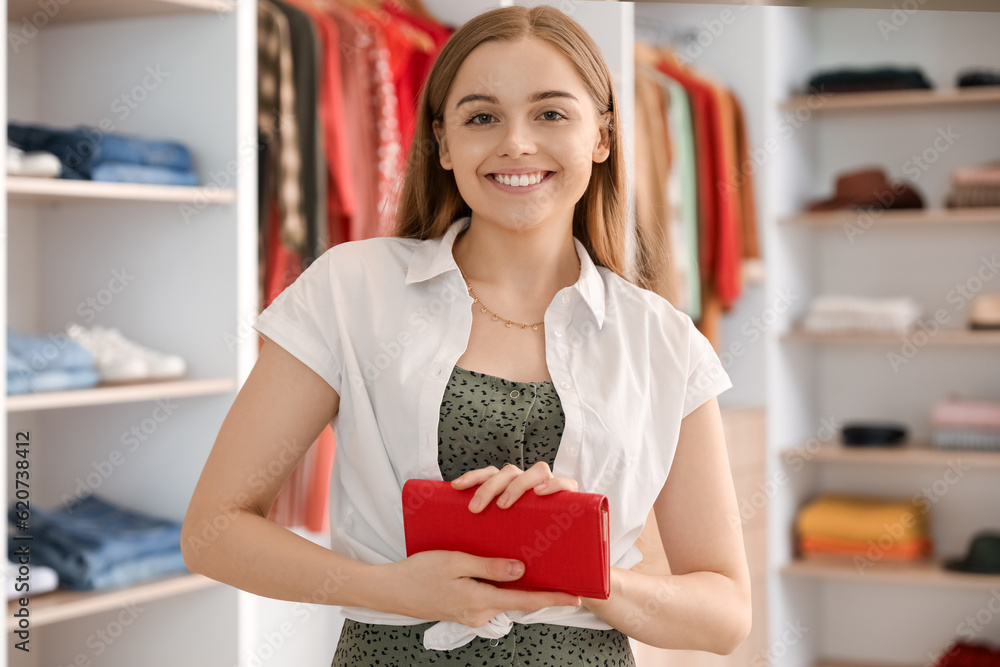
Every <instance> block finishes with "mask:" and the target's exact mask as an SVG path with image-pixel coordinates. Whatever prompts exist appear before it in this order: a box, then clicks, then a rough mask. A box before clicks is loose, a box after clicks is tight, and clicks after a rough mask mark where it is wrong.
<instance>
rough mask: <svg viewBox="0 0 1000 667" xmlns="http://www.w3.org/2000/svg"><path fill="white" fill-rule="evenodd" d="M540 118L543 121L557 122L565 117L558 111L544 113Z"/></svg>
mask: <svg viewBox="0 0 1000 667" xmlns="http://www.w3.org/2000/svg"><path fill="white" fill-rule="evenodd" d="M542 118H544V119H545V120H559V119H560V118H565V116H563V115H562V114H561V113H559V112H558V111H545V112H543V113H542Z"/></svg>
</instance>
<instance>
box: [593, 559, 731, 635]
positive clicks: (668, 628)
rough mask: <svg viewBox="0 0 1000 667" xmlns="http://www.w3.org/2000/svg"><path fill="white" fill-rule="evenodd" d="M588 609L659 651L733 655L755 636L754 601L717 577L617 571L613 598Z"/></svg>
mask: <svg viewBox="0 0 1000 667" xmlns="http://www.w3.org/2000/svg"><path fill="white" fill-rule="evenodd" d="M583 604H584V606H586V607H587V608H588V609H590V611H592V612H593V613H594V615H595V616H597V617H598V618H600V619H601V620H602V621H604V622H605V623H607V624H608V625H610V626H612V627H614V628H616V629H618V630H621V631H622V632H624V633H625V634H626V635H628V636H630V637H633V638H634V639H636V640H638V641H640V642H643V643H644V644H649V645H650V646H656V647H659V648H666V649H690V650H700V651H709V652H712V653H717V654H720V655H728V654H730V653H732V652H733V651H735V650H736V648H737V647H738V646H739V645H740V644H741V643H743V640H744V639H746V637H747V635H748V634H749V632H750V614H749V613H748V612H747V611H745V610H748V609H749V607H750V601H749V600H743V599H741V594H740V592H739V587H738V586H737V585H736V583H735V582H734V581H733V580H731V579H729V578H728V577H725V576H723V575H721V574H718V573H715V572H692V573H690V574H681V575H674V574H667V575H653V574H643V573H641V572H635V571H632V570H624V569H621V568H617V567H615V568H611V597H610V598H609V599H607V600H598V599H593V598H584V599H583Z"/></svg>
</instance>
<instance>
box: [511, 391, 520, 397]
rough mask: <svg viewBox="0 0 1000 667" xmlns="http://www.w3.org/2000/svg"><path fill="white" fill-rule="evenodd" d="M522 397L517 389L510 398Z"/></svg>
mask: <svg viewBox="0 0 1000 667" xmlns="http://www.w3.org/2000/svg"><path fill="white" fill-rule="evenodd" d="M520 395H521V392H519V391H518V390H517V389H515V390H514V391H512V392H510V397H511V398H517V397H518V396H520Z"/></svg>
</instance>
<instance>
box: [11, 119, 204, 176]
mask: <svg viewBox="0 0 1000 667" xmlns="http://www.w3.org/2000/svg"><path fill="white" fill-rule="evenodd" d="M7 142H8V143H9V144H12V145H14V146H15V147H16V148H19V149H20V150H22V151H25V152H27V153H34V152H38V151H45V152H48V153H52V154H54V155H55V156H56V157H57V158H58V159H59V161H60V163H61V165H62V169H61V172H60V174H59V177H60V178H72V179H83V180H94V181H111V182H119V183H149V184H156V185H198V175H197V174H195V173H194V170H193V167H192V161H191V152H190V151H189V150H188V149H187V147H186V146H184V145H183V144H181V143H178V142H176V141H163V140H156V139H145V138H142V137H137V136H132V135H127V134H121V133H117V134H116V133H108V132H104V131H102V130H101V129H99V128H96V127H88V126H85V125H78V126H76V127H74V128H71V129H59V128H55V127H50V126H47V125H23V124H18V123H8V124H7Z"/></svg>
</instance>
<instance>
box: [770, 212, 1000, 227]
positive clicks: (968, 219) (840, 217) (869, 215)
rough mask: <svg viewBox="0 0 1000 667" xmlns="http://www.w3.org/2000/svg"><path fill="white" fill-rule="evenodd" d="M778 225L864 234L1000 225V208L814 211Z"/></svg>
mask: <svg viewBox="0 0 1000 667" xmlns="http://www.w3.org/2000/svg"><path fill="white" fill-rule="evenodd" d="M778 224H781V225H793V226H800V227H833V228H836V227H842V228H843V229H845V230H851V229H855V228H856V229H860V230H862V231H867V230H869V229H871V228H874V227H879V226H882V225H887V226H893V227H895V226H900V227H908V226H927V227H934V226H938V225H939V226H941V227H952V226H954V225H967V224H972V225H979V224H987V225H988V224H1000V208H992V207H982V208H911V209H877V210H875V211H872V212H869V211H866V210H864V209H859V210H845V211H817V212H813V213H800V214H798V215H790V216H787V217H784V218H781V219H779V221H778Z"/></svg>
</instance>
